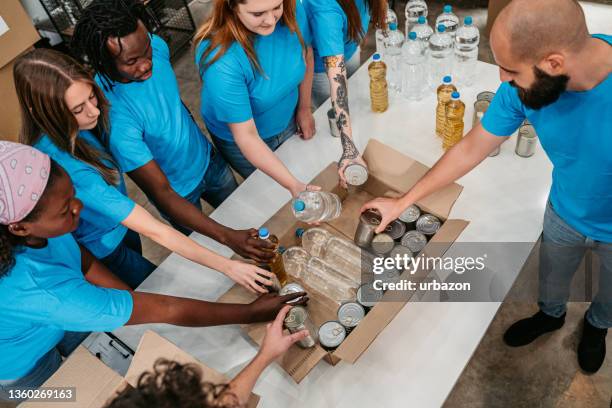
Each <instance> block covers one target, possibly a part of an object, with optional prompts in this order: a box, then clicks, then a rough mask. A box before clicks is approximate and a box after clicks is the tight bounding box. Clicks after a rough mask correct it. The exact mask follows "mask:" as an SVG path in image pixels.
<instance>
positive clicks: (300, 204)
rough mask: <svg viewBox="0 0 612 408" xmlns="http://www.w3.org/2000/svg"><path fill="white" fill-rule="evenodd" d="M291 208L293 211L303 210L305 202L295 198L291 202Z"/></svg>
mask: <svg viewBox="0 0 612 408" xmlns="http://www.w3.org/2000/svg"><path fill="white" fill-rule="evenodd" d="M293 209H294V210H295V211H304V210H305V209H306V203H305V202H303V201H302V200H295V201H294V202H293Z"/></svg>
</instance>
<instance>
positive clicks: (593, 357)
mask: <svg viewBox="0 0 612 408" xmlns="http://www.w3.org/2000/svg"><path fill="white" fill-rule="evenodd" d="M607 334H608V329H600V328H597V327H595V326H593V325H592V324H591V323H589V321H588V320H587V318H586V313H585V314H584V327H583V328H582V338H581V339H580V344H578V364H580V368H582V369H583V370H584V371H585V372H587V373H595V372H597V370H599V368H600V367H601V365H602V364H603V362H604V359H605V358H606V335H607Z"/></svg>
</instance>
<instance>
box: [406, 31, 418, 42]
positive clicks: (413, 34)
mask: <svg viewBox="0 0 612 408" xmlns="http://www.w3.org/2000/svg"><path fill="white" fill-rule="evenodd" d="M408 38H410V39H411V40H416V38H417V36H416V33H415V32H414V31H411V32H410V34H408Z"/></svg>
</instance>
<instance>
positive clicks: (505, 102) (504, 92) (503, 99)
mask: <svg viewBox="0 0 612 408" xmlns="http://www.w3.org/2000/svg"><path fill="white" fill-rule="evenodd" d="M525 118H526V115H525V108H524V105H523V103H522V102H521V100H520V99H519V96H518V91H517V89H516V88H514V87H513V86H512V85H510V84H509V83H508V82H504V83H502V84H501V85H500V87H499V88H498V89H497V92H496V93H495V97H494V98H493V101H491V105H490V106H489V108H488V109H487V111H486V112H485V114H484V117H483V118H482V126H483V127H484V128H485V130H486V131H487V132H489V133H492V134H494V135H495V136H510V135H512V134H513V133H514V132H516V129H518V128H519V127H520V126H521V123H523V121H524V120H525Z"/></svg>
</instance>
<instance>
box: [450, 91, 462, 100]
mask: <svg viewBox="0 0 612 408" xmlns="http://www.w3.org/2000/svg"><path fill="white" fill-rule="evenodd" d="M460 96H461V95H459V92H457V91H455V92H453V93H452V94H451V98H453V99H459V97H460Z"/></svg>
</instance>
